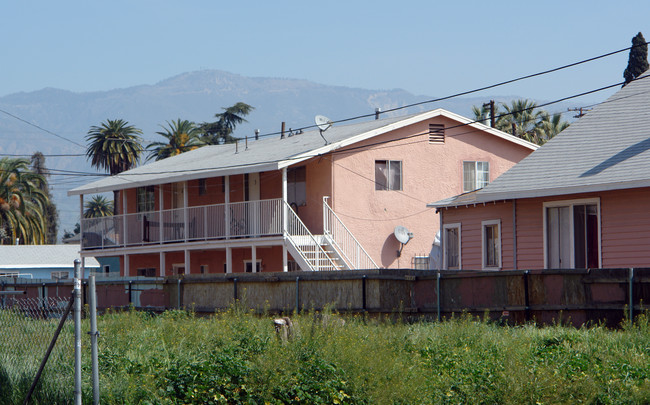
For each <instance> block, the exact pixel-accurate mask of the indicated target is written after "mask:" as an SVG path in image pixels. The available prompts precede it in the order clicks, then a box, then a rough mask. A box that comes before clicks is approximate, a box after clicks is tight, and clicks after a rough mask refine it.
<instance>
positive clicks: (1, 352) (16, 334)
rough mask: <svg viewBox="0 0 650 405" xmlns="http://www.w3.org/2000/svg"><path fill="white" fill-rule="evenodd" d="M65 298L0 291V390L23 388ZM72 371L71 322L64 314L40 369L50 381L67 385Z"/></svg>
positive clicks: (63, 308) (36, 366) (30, 378)
mask: <svg viewBox="0 0 650 405" xmlns="http://www.w3.org/2000/svg"><path fill="white" fill-rule="evenodd" d="M69 301H70V299H69V298H65V297H47V298H25V297H17V296H6V295H0V387H1V388H0V390H2V391H5V390H6V389H7V388H10V389H11V390H12V391H13V392H17V391H18V392H23V393H25V392H26V391H27V389H28V388H29V386H30V384H31V383H32V381H33V379H34V376H35V375H36V373H37V371H38V369H39V366H40V363H41V361H42V359H43V357H44V356H45V353H46V352H47V349H48V346H49V345H50V342H51V341H52V338H53V336H54V334H55V332H56V329H57V327H58V325H59V323H60V321H61V318H62V317H63V315H64V313H65V311H66V308H67V306H68V304H69ZM73 371H74V322H73V319H72V316H68V318H67V320H66V321H65V324H64V325H63V328H62V330H61V333H60V335H59V337H58V340H57V342H56V345H55V346H54V348H53V350H52V353H51V354H50V358H49V360H48V362H47V365H46V367H45V369H44V373H45V374H49V376H50V378H48V379H47V380H48V382H49V383H50V384H53V385H58V386H67V387H70V386H71V384H73V377H72V376H73V374H74V372H73ZM16 388H18V389H16ZM5 392H6V391H5ZM0 396H2V395H0ZM5 399H6V398H5Z"/></svg>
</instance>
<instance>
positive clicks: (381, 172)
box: [375, 160, 402, 190]
mask: <svg viewBox="0 0 650 405" xmlns="http://www.w3.org/2000/svg"><path fill="white" fill-rule="evenodd" d="M401 189H402V162H401V161H399V160H375V190H401Z"/></svg>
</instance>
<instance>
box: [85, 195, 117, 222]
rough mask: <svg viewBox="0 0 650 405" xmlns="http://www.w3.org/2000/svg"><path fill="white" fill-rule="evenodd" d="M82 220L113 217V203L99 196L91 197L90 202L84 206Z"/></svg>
mask: <svg viewBox="0 0 650 405" xmlns="http://www.w3.org/2000/svg"><path fill="white" fill-rule="evenodd" d="M84 208H85V211H84V218H99V217H108V216H111V215H113V201H110V200H107V199H106V197H103V196H101V195H94V196H92V198H91V200H90V201H86V203H85V204H84Z"/></svg>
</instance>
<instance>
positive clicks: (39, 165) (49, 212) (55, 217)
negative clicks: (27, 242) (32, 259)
mask: <svg viewBox="0 0 650 405" xmlns="http://www.w3.org/2000/svg"><path fill="white" fill-rule="evenodd" d="M31 164H32V171H33V172H34V173H36V174H40V175H41V176H43V178H44V179H45V182H43V183H42V184H41V185H40V189H41V191H42V192H43V193H44V194H45V196H46V197H47V198H48V204H47V206H46V207H45V226H46V229H47V237H46V241H47V244H48V245H55V244H56V239H57V236H58V233H59V212H58V210H57V208H56V204H54V202H53V201H52V199H51V197H50V190H49V184H48V182H47V179H48V177H49V176H50V172H49V170H47V167H45V156H44V155H43V154H42V153H41V152H35V153H34V154H33V155H32V157H31Z"/></svg>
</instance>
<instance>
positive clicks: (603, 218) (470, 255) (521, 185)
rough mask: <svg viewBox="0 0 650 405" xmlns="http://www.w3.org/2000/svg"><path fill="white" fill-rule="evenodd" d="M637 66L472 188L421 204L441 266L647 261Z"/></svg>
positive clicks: (649, 193) (645, 84)
mask: <svg viewBox="0 0 650 405" xmlns="http://www.w3.org/2000/svg"><path fill="white" fill-rule="evenodd" d="M648 128H650V75H648V73H647V72H646V73H645V74H644V75H642V76H641V77H639V78H637V79H636V80H635V81H633V82H631V83H630V84H628V85H627V86H625V87H624V88H622V89H621V90H619V91H618V92H617V93H615V94H614V95H612V96H611V97H610V98H609V99H607V100H606V101H605V102H603V103H601V104H600V105H598V106H596V107H595V108H594V109H593V110H592V111H590V112H589V113H588V114H587V115H586V116H584V117H583V118H581V119H580V120H578V121H577V122H575V123H573V124H572V125H571V126H570V127H569V128H568V129H566V130H564V131H563V132H562V133H560V134H559V135H558V136H556V137H555V138H553V139H552V140H551V141H549V142H548V143H546V144H545V145H544V146H542V147H541V148H539V149H538V150H537V151H535V152H533V153H532V154H531V155H530V156H528V157H526V158H525V159H523V160H522V161H521V162H519V163H518V164H517V165H515V166H514V167H513V168H512V169H510V170H509V171H507V172H506V173H504V174H503V175H502V176H500V177H499V178H498V179H496V180H495V181H494V182H493V183H490V184H489V185H487V186H486V187H484V188H483V189H481V190H478V191H473V192H470V193H465V194H460V195H457V196H454V197H451V198H447V199H444V200H441V201H438V202H435V203H431V204H429V206H430V207H433V208H435V211H436V212H437V213H438V215H439V217H440V218H441V221H440V224H441V235H442V238H441V239H442V248H441V250H442V252H443V255H442V256H443V258H442V264H443V266H442V267H443V268H444V269H469V270H512V269H515V270H526V269H585V268H630V267H650V170H649V169H648V167H649V162H650V132H649V131H648Z"/></svg>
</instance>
